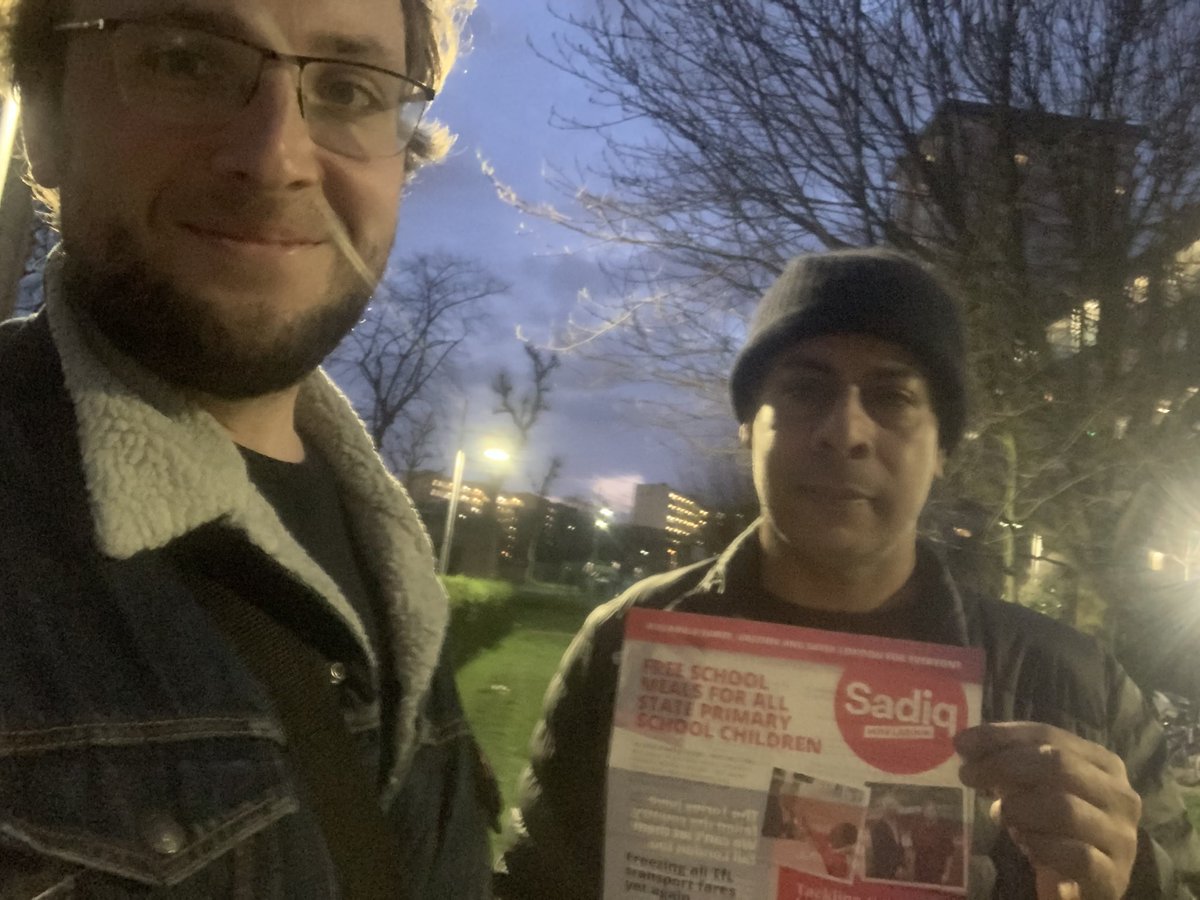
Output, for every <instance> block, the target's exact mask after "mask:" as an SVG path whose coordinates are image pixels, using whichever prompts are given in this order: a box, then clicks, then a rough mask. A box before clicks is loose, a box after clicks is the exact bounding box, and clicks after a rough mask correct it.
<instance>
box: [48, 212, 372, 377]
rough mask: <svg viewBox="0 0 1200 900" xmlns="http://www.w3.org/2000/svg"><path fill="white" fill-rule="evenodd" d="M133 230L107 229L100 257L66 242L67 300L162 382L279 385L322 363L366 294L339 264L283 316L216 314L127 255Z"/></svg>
mask: <svg viewBox="0 0 1200 900" xmlns="http://www.w3.org/2000/svg"><path fill="white" fill-rule="evenodd" d="M133 246H134V241H133V237H132V235H128V234H125V233H124V232H123V230H122V231H120V232H115V233H113V234H111V235H110V236H109V240H108V242H107V246H106V250H105V253H104V259H103V262H97V261H93V260H88V259H85V258H81V257H79V256H77V255H75V254H73V253H72V252H71V247H70V245H69V244H68V245H67V246H66V247H65V250H66V252H65V254H64V260H63V296H64V299H65V300H66V302H67V303H68V304H69V305H70V306H71V307H72V308H73V309H75V310H76V311H77V312H79V313H81V314H83V315H84V316H85V317H86V319H87V320H88V321H89V322H90V323H91V324H92V325H94V327H95V328H96V329H97V330H98V331H99V332H100V334H102V335H103V336H104V337H105V338H106V339H107V340H108V341H109V342H110V343H111V344H112V345H113V346H114V347H115V348H116V349H117V350H119V351H120V352H121V353H123V354H125V355H126V356H128V357H130V358H131V359H133V360H135V361H137V362H138V363H140V364H141V365H142V366H144V367H145V368H147V369H148V370H150V371H151V372H153V373H154V374H155V375H157V376H159V377H160V378H162V379H164V380H166V381H167V382H169V383H171V384H173V385H175V386H177V387H180V388H183V389H185V390H189V391H197V392H200V393H204V394H209V395H211V396H214V397H220V398H222V399H226V400H242V399H248V398H251V397H259V396H262V395H264V394H270V393H275V392H278V391H281V390H284V389H285V388H288V387H291V386H292V385H295V384H297V383H298V382H299V381H301V380H302V379H303V378H304V377H305V376H306V375H308V374H309V373H310V372H312V371H313V370H314V369H316V368H317V366H319V365H320V364H321V361H322V360H323V359H325V357H326V356H328V355H329V354H330V353H331V352H332V351H333V350H334V348H335V347H337V345H338V344H339V343H340V342H341V340H342V338H343V337H345V336H346V334H348V333H349V332H350V330H351V329H352V328H353V327H354V326H355V324H356V323H357V322H358V320H359V318H360V317H361V316H362V313H363V310H364V309H365V308H366V305H367V303H368V301H369V300H370V297H371V289H370V287H369V286H368V285H366V284H364V282H363V279H362V278H361V276H360V275H359V274H358V272H357V270H356V269H355V268H354V267H353V265H352V264H351V263H350V262H349V261H346V260H343V261H342V262H341V263H340V264H339V265H338V266H337V268H336V269H335V271H334V273H333V275H332V276H331V278H330V281H329V284H328V286H327V288H326V291H325V296H324V298H323V299H322V301H321V302H320V303H318V304H317V305H315V306H314V307H313V308H312V309H309V310H306V311H305V312H302V313H299V314H297V315H295V316H293V318H292V319H291V321H289V322H287V323H286V324H280V323H279V322H278V321H277V319H278V317H279V315H280V312H279V310H277V309H274V308H272V307H271V306H269V305H268V304H266V303H259V304H257V308H250V307H248V308H246V309H245V310H242V311H240V312H239V314H238V315H236V316H228V315H227V316H226V317H222V315H221V310H220V308H219V307H218V306H217V304H215V303H213V302H211V301H208V300H205V299H204V298H203V297H200V296H197V295H195V294H191V293H188V292H186V291H183V290H179V289H178V288H176V287H175V286H174V285H172V284H171V283H170V281H169V280H167V279H166V278H164V277H162V276H158V275H156V274H154V273H153V272H152V271H151V270H150V269H149V267H148V266H147V265H146V264H145V263H144V262H143V261H141V260H138V259H135V258H133V257H132V255H131V253H130V252H129V248H130V247H133Z"/></svg>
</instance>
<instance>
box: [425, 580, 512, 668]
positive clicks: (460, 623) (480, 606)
mask: <svg viewBox="0 0 1200 900" xmlns="http://www.w3.org/2000/svg"><path fill="white" fill-rule="evenodd" d="M442 583H443V584H444V585H445V586H446V593H448V594H449V595H450V633H449V635H448V637H447V643H448V649H449V653H450V659H451V660H452V661H453V663H454V667H455V668H456V669H457V668H460V667H461V666H462V665H463V664H464V663H466V662H467V661H469V660H470V659H472V658H473V657H475V656H476V655H478V654H479V653H480V652H481V651H483V650H486V649H487V648H488V647H491V646H494V645H495V644H496V643H497V642H498V641H499V640H500V639H501V638H502V637H504V636H505V635H506V634H508V632H509V631H511V630H512V627H513V604H512V599H513V593H514V591H513V586H512V585H511V584H509V583H508V582H507V581H493V580H490V579H486V578H468V577H466V576H465V575H450V576H447V577H445V578H443V579H442Z"/></svg>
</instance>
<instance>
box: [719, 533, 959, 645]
mask: <svg viewBox="0 0 1200 900" xmlns="http://www.w3.org/2000/svg"><path fill="white" fill-rule="evenodd" d="M736 566H737V569H738V571H737V572H736V574H735V575H732V580H733V581H734V582H735V583H737V584H739V585H761V584H762V550H761V548H760V547H758V545H757V542H755V543H754V545H753V546H752V547H746V548H745V550H744V552H743V553H742V554H741V558H740V559H738V560H737V561H736ZM940 590H943V588H942V587H941V586H940V585H939V584H938V568H937V565H936V563H935V562H934V560H932V559H931V558H929V557H927V556H925V555H923V554H918V555H917V565H916V568H915V569H914V570H913V573H912V575H911V576H910V577H909V581H908V583H907V584H906V585H905V586H904V589H903V590H902V591H901V592H900V595H899V596H901V597H904V598H906V600H904V601H902V602H897V601H896V600H893V601H890V602H888V603H885V604H884V605H883V606H882V607H880V608H879V609H876V610H872V611H871V612H864V613H852V612H840V611H831V610H823V609H817V608H813V607H807V606H803V605H802V604H800V603H791V602H788V601H787V600H784V599H783V598H781V597H778V596H776V595H774V594H772V593H770V592H768V591H767V590H766V589H760V590H758V591H755V592H754V596H753V609H754V618H755V619H756V620H760V621H764V622H774V623H777V624H780V625H795V626H798V627H801V628H819V629H822V630H824V631H841V632H846V633H849V634H863V635H872V636H876V637H887V638H898V639H901V640H912V641H931V640H936V638H935V637H933V636H934V635H938V634H941V633H944V631H945V627H944V623H936V622H933V621H931V617H932V616H938V615H941V614H942V613H940V612H939V611H938V610H937V609H936V608H934V607H932V606H931V605H930V604H928V603H923V602H921V600H920V598H922V597H924V596H926V595H927V594H929V593H931V592H935V591H940ZM745 591H746V588H743V589H742V590H740V591H735V592H732V593H730V594H727V595H725V596H724V597H722V598H721V599H720V600H719V601H717V604H716V608H711V609H709V610H708V611H709V612H711V613H714V614H716V615H727V616H733V617H740V616H744V615H745V605H746V603H747V596H746V593H745Z"/></svg>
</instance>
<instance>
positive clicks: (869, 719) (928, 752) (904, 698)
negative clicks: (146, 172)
mask: <svg viewBox="0 0 1200 900" xmlns="http://www.w3.org/2000/svg"><path fill="white" fill-rule="evenodd" d="M834 705H835V716H836V718H837V723H838V728H839V729H840V730H841V732H842V738H843V739H845V741H846V743H847V744H848V745H849V746H850V749H851V750H853V751H854V753H855V754H856V755H857V756H858V757H859V758H860V759H862V760H863V761H864V762H867V763H870V764H871V765H872V766H874V767H875V768H877V769H882V770H883V771H884V772H890V773H892V774H895V775H913V774H916V773H918V772H927V771H929V770H930V769H933V768H935V767H937V766H940V765H941V764H942V763H944V762H945V761H946V760H948V759H949V758H950V757H951V756H953V755H954V742H953V738H954V735H956V734H957V733H958V731H959V727H960V726H959V723H965V722H966V721H967V697H966V694H965V693H964V692H963V688H962V684H961V683H960V682H959V681H957V680H955V679H952V678H939V677H938V676H937V675H935V674H932V673H930V672H928V671H920V670H916V669H912V668H910V667H900V666H866V665H859V666H850V667H847V669H846V671H845V672H843V673H842V679H841V681H839V682H838V686H837V693H836V694H835V695H834Z"/></svg>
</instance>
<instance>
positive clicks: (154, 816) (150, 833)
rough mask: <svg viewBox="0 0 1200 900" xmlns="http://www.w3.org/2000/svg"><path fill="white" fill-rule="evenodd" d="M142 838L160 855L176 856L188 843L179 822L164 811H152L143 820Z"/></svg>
mask: <svg viewBox="0 0 1200 900" xmlns="http://www.w3.org/2000/svg"><path fill="white" fill-rule="evenodd" d="M141 831H142V839H143V840H144V841H145V842H146V844H147V845H148V846H149V847H150V849H151V850H153V851H154V852H155V853H157V854H159V855H160V856H174V855H175V854H176V853H178V852H179V851H180V850H182V849H183V845H184V844H185V843H187V835H186V834H185V833H184V831H183V828H181V827H180V825H179V823H178V822H176V821H175V820H174V819H172V818H170V817H169V816H166V815H164V814H163V813H150V814H149V815H147V816H146V817H145V818H144V819H143V820H142V829H141Z"/></svg>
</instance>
